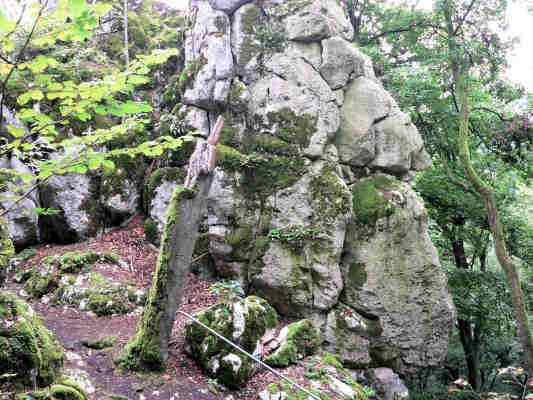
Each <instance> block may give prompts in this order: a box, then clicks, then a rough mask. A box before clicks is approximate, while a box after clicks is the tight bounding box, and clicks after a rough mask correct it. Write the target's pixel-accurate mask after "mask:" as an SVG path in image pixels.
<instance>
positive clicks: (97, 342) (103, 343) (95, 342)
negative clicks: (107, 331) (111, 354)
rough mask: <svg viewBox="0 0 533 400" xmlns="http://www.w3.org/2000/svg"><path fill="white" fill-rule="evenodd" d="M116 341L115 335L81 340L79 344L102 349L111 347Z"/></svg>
mask: <svg viewBox="0 0 533 400" xmlns="http://www.w3.org/2000/svg"><path fill="white" fill-rule="evenodd" d="M116 341H117V337H116V336H104V337H101V338H99V339H86V340H82V342H81V344H82V345H84V346H85V347H87V348H88V349H94V350H103V349H107V348H110V347H113V346H114V345H115V342H116Z"/></svg>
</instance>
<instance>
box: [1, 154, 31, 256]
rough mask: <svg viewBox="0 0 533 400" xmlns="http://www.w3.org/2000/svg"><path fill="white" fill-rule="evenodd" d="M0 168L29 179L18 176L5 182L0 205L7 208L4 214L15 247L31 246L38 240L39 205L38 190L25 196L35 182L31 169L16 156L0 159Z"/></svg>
mask: <svg viewBox="0 0 533 400" xmlns="http://www.w3.org/2000/svg"><path fill="white" fill-rule="evenodd" d="M0 168H6V169H10V170H12V171H14V173H15V174H19V175H27V176H29V177H30V180H26V182H24V181H23V180H22V179H21V178H20V177H15V178H14V180H13V181H10V182H7V183H6V186H5V188H4V190H3V191H2V192H1V193H0V205H1V206H2V208H3V209H4V210H9V211H8V213H7V214H6V216H5V219H6V222H7V226H8V231H9V236H10V237H11V240H12V241H13V244H14V245H15V247H16V248H17V249H22V248H24V247H27V246H31V245H32V244H35V243H37V242H38V241H39V236H40V235H39V225H38V216H37V212H36V208H38V207H39V205H40V202H39V196H38V191H32V192H30V193H29V194H28V195H26V196H25V197H23V196H24V195H25V194H26V192H28V191H29V189H30V187H31V186H32V185H33V184H35V181H34V180H32V179H31V177H32V176H34V175H33V174H32V172H31V170H30V169H29V168H28V166H26V165H25V164H24V163H23V162H22V161H20V160H19V159H18V158H17V157H15V156H12V157H11V158H10V159H7V158H6V159H3V160H2V161H0Z"/></svg>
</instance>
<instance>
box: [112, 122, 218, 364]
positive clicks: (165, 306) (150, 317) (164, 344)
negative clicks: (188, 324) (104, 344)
mask: <svg viewBox="0 0 533 400" xmlns="http://www.w3.org/2000/svg"><path fill="white" fill-rule="evenodd" d="M223 126H224V118H222V117H218V119H217V122H216V123H215V127H214V128H213V131H212V132H211V134H210V135H209V137H208V138H207V141H206V142H203V141H198V142H196V148H195V150H194V152H193V154H192V155H191V158H190V160H189V167H188V171H187V178H186V179H185V183H184V185H183V186H178V187H177V188H176V189H175V190H174V193H173V194H172V198H171V200H170V204H169V205H168V207H167V215H166V223H165V227H164V229H163V237H162V239H161V245H160V247H159V256H158V258H157V265H156V269H155V272H154V276H153V278H152V287H151V288H150V292H149V293H148V299H147V300H146V303H145V306H144V310H143V314H142V317H141V320H140V321H139V325H138V327H137V333H136V334H135V336H134V337H133V339H132V340H130V342H129V343H128V344H127V345H126V347H125V349H124V352H123V353H122V356H121V357H120V358H119V359H118V360H117V363H118V364H119V365H120V366H122V367H123V368H128V369H133V370H161V369H163V368H164V366H165V363H166V361H167V359H168V343H169V339H170V335H171V334H172V327H173V326H174V320H175V318H176V311H177V310H178V306H179V304H180V303H181V298H182V297H183V289H184V288H185V279H186V277H187V273H188V272H189V267H190V265H191V259H192V253H193V251H194V246H195V244H196V239H197V238H198V227H199V226H200V222H201V220H202V218H203V216H204V212H205V209H206V205H207V195H208V194H209V189H210V188H211V182H212V181H213V174H212V172H213V170H214V169H215V162H216V154H215V147H216V145H217V143H218V141H219V139H220V134H221V132H222V128H223ZM193 188H197V190H193Z"/></svg>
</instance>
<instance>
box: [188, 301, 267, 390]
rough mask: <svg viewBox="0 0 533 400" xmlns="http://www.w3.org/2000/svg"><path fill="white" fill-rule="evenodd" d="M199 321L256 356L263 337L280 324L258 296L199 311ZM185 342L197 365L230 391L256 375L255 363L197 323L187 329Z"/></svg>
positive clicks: (197, 316)
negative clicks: (254, 373)
mask: <svg viewBox="0 0 533 400" xmlns="http://www.w3.org/2000/svg"><path fill="white" fill-rule="evenodd" d="M196 318H197V319H198V320H199V321H200V322H202V323H203V324H205V325H207V326H209V327H210V328H211V329H213V330H215V331H216V332H218V333H220V334H221V335H223V336H224V337H226V338H228V339H229V340H232V341H233V342H235V343H236V344H238V345H239V346H241V347H242V348H244V349H245V350H246V351H248V352H250V353H253V354H257V350H258V349H259V348H260V346H261V338H262V337H263V336H264V335H265V333H266V332H267V331H268V330H269V329H272V328H274V327H275V326H276V324H277V321H278V319H277V314H276V311H275V310H274V309H273V308H272V307H271V306H270V305H269V304H268V303H267V302H266V301H265V300H264V299H261V298H259V297H256V296H249V297H247V298H245V299H242V300H239V301H237V302H234V303H233V304H230V305H228V304H225V303H220V304H217V305H215V306H212V307H210V308H208V309H207V310H205V311H202V312H200V313H199V314H197V315H196ZM185 340H186V343H187V346H188V350H189V352H190V354H191V355H192V356H193V357H194V359H195V360H196V361H197V362H198V364H199V365H200V366H201V367H202V368H203V369H204V370H206V371H207V373H208V374H209V375H211V376H212V377H214V378H216V379H217V380H218V381H219V382H220V383H222V384H224V385H226V386H228V387H230V388H238V387H240V386H242V385H243V384H244V383H246V381H247V380H248V379H249V378H250V377H251V375H252V374H253V372H254V365H253V362H252V361H251V360H250V359H249V358H248V357H246V356H244V355H243V354H241V353H240V352H239V351H238V350H236V349H234V348H233V347H231V346H230V345H228V344H227V343H225V342H224V341H222V340H221V339H219V338H217V337H215V336H214V335H212V334H210V333H209V332H207V331H206V330H205V329H204V328H202V327H201V326H199V325H197V324H193V323H191V324H190V325H188V326H187V328H186V334H185Z"/></svg>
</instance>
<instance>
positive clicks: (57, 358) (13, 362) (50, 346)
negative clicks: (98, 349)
mask: <svg viewBox="0 0 533 400" xmlns="http://www.w3.org/2000/svg"><path fill="white" fill-rule="evenodd" d="M62 365H63V349H62V348H61V346H60V345H59V344H58V342H57V340H56V339H55V337H54V336H53V334H52V333H51V332H50V331H49V330H48V329H46V327H45V326H44V325H43V323H42V322H41V320H40V319H39V317H38V316H37V315H36V314H35V312H34V311H33V310H32V309H31V307H30V306H29V305H28V304H26V303H25V302H23V301H22V300H20V299H18V298H17V297H16V296H14V295H11V294H8V293H6V292H0V374H2V375H3V374H13V377H12V378H10V380H12V381H13V382H17V383H22V384H24V385H26V386H31V385H33V384H34V383H37V384H38V385H39V386H46V385H49V384H50V383H52V382H53V381H54V380H55V379H56V378H57V377H58V376H59V373H60V370H61V367H62ZM34 379H35V382H34Z"/></svg>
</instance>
